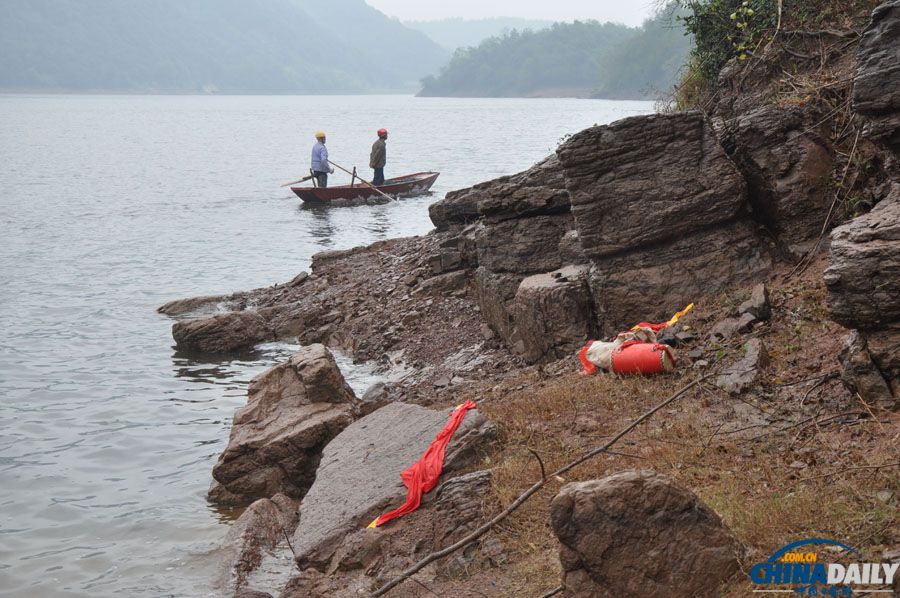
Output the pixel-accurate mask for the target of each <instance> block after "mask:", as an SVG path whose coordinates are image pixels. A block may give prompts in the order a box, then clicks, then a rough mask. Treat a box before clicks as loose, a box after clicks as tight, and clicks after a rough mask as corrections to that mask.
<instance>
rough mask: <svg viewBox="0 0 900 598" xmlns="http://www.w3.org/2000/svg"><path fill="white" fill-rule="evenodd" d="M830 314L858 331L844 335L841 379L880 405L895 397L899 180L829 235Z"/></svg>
mask: <svg viewBox="0 0 900 598" xmlns="http://www.w3.org/2000/svg"><path fill="white" fill-rule="evenodd" d="M825 285H826V288H827V290H828V310H829V314H830V316H831V318H832V319H834V320H835V321H837V322H838V323H840V324H842V325H843V326H846V327H848V328H851V329H855V330H859V331H861V332H860V333H855V332H854V333H853V334H852V335H851V336H850V338H848V340H847V343H846V346H845V349H844V352H843V353H842V357H841V362H842V364H843V366H844V374H843V375H844V380H845V381H846V382H847V384H848V386H849V387H850V389H851V390H853V391H854V392H858V393H859V394H860V396H861V397H862V398H863V399H864V400H866V401H869V402H872V403H877V404H879V405H882V406H885V407H889V408H890V407H894V406H896V405H897V398H898V397H900V347H898V343H897V339H898V338H900V184H896V185H894V188H893V191H892V193H891V195H890V196H889V197H888V198H887V199H884V200H882V202H881V203H879V204H878V205H877V206H875V208H874V209H873V210H872V211H871V212H869V213H868V214H865V215H864V216H860V217H859V218H856V219H855V220H853V221H851V222H849V223H847V224H845V225H843V226H841V227H838V228H836V229H835V230H834V232H832V234H831V252H830V254H829V266H828V269H827V270H826V271H825Z"/></svg>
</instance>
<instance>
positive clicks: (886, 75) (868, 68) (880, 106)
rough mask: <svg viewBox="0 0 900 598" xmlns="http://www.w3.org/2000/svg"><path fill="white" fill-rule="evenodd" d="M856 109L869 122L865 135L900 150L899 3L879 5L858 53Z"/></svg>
mask: <svg viewBox="0 0 900 598" xmlns="http://www.w3.org/2000/svg"><path fill="white" fill-rule="evenodd" d="M856 62H857V67H856V78H855V81H854V86H853V108H854V110H855V111H856V112H858V113H859V114H861V115H863V116H864V117H865V118H866V125H865V128H864V132H865V133H866V135H867V136H868V137H870V138H872V139H875V140H878V141H881V142H884V143H886V144H888V145H890V146H893V148H894V149H900V69H898V68H897V65H898V64H900V2H898V1H897V0H893V1H891V2H885V3H884V4H882V5H880V6H879V7H878V8H876V9H875V11H874V12H873V13H872V21H871V22H870V23H869V26H868V27H867V28H866V31H865V32H864V33H863V36H862V39H861V40H860V42H859V46H857V51H856Z"/></svg>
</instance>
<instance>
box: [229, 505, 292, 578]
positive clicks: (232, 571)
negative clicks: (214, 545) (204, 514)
mask: <svg viewBox="0 0 900 598" xmlns="http://www.w3.org/2000/svg"><path fill="white" fill-rule="evenodd" d="M298 506H299V502H298V501H296V500H294V499H291V498H289V497H287V496H285V495H283V494H278V495H276V496H274V497H272V499H268V498H262V499H260V500H257V501H256V502H254V503H253V504H251V505H250V506H249V507H247V509H246V510H245V511H244V512H243V513H242V514H241V516H240V517H239V518H238V519H237V521H235V522H234V523H233V524H232V526H231V528H230V529H229V530H228V534H227V535H226V536H225V540H224V541H223V542H222V549H223V550H224V551H225V553H226V557H225V559H224V562H225V571H224V573H223V579H222V581H221V583H220V587H221V588H223V589H226V590H227V591H229V592H237V593H238V594H240V593H241V592H243V593H244V594H242V595H250V593H251V592H252V590H250V589H248V588H246V587H245V586H246V583H247V578H248V577H249V576H250V574H251V573H253V571H254V570H256V569H257V568H258V567H259V565H260V563H261V562H262V560H263V554H264V553H265V552H266V551H268V550H271V549H273V548H274V547H275V546H276V545H278V544H279V543H280V542H283V541H284V539H285V537H287V536H288V535H289V534H291V533H292V532H293V531H294V528H295V527H296V525H297V507H298Z"/></svg>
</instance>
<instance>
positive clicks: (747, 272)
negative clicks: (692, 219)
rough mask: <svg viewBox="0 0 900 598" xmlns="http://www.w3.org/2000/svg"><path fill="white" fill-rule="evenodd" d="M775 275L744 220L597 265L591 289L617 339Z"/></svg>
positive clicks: (602, 324)
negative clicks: (645, 323) (699, 302)
mask: <svg viewBox="0 0 900 598" xmlns="http://www.w3.org/2000/svg"><path fill="white" fill-rule="evenodd" d="M771 269H772V257H771V255H770V254H769V253H768V251H766V250H765V249H764V248H763V247H762V246H761V244H760V242H759V238H758V237H757V236H756V234H755V225H754V224H753V223H750V222H747V221H744V220H737V221H734V222H730V223H725V224H722V225H719V226H716V227H713V228H710V229H707V230H704V231H702V232H699V233H696V234H693V235H691V236H686V237H683V238H681V239H677V240H675V241H671V242H667V243H658V244H650V245H647V246H646V247H645V248H642V249H640V250H636V251H632V252H629V253H625V254H621V255H615V256H611V257H606V258H603V259H599V260H594V263H593V267H592V269H591V276H590V286H591V292H592V294H593V297H594V304H595V310H596V317H597V319H598V320H597V321H598V326H599V328H600V330H601V332H603V333H604V334H615V333H616V332H619V331H620V330H623V329H624V328H623V327H626V328H627V327H630V326H632V325H634V324H636V323H638V322H642V321H661V320H665V319H668V317H669V316H671V315H672V314H673V313H674V312H675V311H677V310H679V309H681V308H683V307H684V306H685V305H687V304H688V303H691V302H694V301H697V300H698V299H699V298H701V297H703V296H708V295H714V294H716V293H721V292H723V291H725V290H726V289H728V288H732V287H736V286H744V285H749V284H751V283H754V282H757V281H759V280H762V279H764V278H765V277H766V276H767V275H768V274H769V272H771Z"/></svg>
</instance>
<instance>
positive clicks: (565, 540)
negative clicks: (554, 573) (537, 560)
mask: <svg viewBox="0 0 900 598" xmlns="http://www.w3.org/2000/svg"><path fill="white" fill-rule="evenodd" d="M550 525H551V527H552V528H553V533H554V534H556V536H557V538H559V541H560V543H561V544H562V546H561V547H560V557H559V558H560V561H561V563H562V569H563V585H564V586H565V590H564V591H563V594H562V595H563V596H578V597H585V598H587V597H592V598H630V597H635V598H637V597H638V596H671V597H673V598H703V597H710V598H711V597H713V596H718V595H719V586H721V585H722V584H723V583H724V582H725V581H727V580H728V578H729V577H731V576H732V575H733V574H735V573H736V572H737V571H739V569H740V564H739V562H738V558H739V556H740V555H741V553H742V551H743V549H742V547H741V545H740V543H739V542H738V541H737V540H736V539H735V538H734V536H733V535H732V534H731V532H730V531H729V530H728V528H726V527H725V525H724V524H723V523H722V521H721V519H719V516H718V515H716V513H715V512H714V511H713V510H712V509H710V508H709V507H708V506H706V505H705V504H703V502H701V501H700V499H699V498H697V497H696V496H695V495H694V494H693V493H692V492H691V491H689V490H687V489H686V488H684V487H682V486H680V485H679V484H677V483H676V482H675V481H674V480H672V479H671V478H669V477H668V476H664V475H661V474H658V473H656V472H653V471H627V472H623V473H619V474H616V475H613V476H610V477H607V478H604V479H602V480H591V481H588V482H578V483H572V484H567V485H565V486H563V488H562V489H561V490H560V492H559V494H557V495H556V497H555V498H554V499H553V502H552V503H551V505H550Z"/></svg>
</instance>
